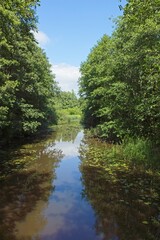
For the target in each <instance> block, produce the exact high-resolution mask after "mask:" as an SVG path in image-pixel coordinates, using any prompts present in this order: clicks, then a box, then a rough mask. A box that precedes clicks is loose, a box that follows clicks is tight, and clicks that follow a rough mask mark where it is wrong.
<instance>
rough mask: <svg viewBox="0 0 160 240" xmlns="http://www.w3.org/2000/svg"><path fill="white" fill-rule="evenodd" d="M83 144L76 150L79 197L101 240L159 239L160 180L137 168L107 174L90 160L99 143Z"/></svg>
mask: <svg viewBox="0 0 160 240" xmlns="http://www.w3.org/2000/svg"><path fill="white" fill-rule="evenodd" d="M86 143H87V142H85V144H84V145H83V146H81V150H80V152H81V156H82V157H81V160H82V162H81V166H80V170H81V173H82V183H83V186H84V190H83V196H84V197H85V198H86V199H87V200H88V201H89V202H90V204H91V205H92V207H93V209H94V210H95V213H96V223H95V229H96V231H97V233H98V234H101V235H102V236H103V239H104V240H110V239H115V240H118V239H119V240H128V239H129V240H153V239H154V240H158V239H160V215H159V212H160V208H159V205H158V204H159V200H160V198H159V197H160V189H159V186H160V177H158V176H151V175H150V174H147V173H146V172H144V171H143V170H140V169H139V170H137V169H135V170H133V169H130V170H128V171H125V170H124V169H123V170H122V169H117V170H115V172H114V173H111V172H110V174H111V175H110V174H109V172H107V171H106V170H105V169H104V168H103V167H102V166H100V165H98V163H97V166H96V165H94V164H93V162H94V161H95V160H93V159H91V156H92V151H94V153H95V156H96V149H97V148H99V149H98V151H99V150H100V143H98V144H97V143H93V141H92V143H88V144H86ZM102 150H103V148H102ZM98 151H97V154H98ZM108 168H109V166H108ZM113 174H114V177H116V178H113Z"/></svg>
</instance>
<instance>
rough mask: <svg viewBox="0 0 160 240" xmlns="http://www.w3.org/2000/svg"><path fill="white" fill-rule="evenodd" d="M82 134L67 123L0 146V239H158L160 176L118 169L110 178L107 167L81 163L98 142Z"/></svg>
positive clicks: (159, 237)
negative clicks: (33, 138) (86, 139)
mask: <svg viewBox="0 0 160 240" xmlns="http://www.w3.org/2000/svg"><path fill="white" fill-rule="evenodd" d="M83 136H84V133H83V130H81V128H80V127H76V128H75V127H67V126H64V127H60V128H59V129H58V130H57V132H55V133H53V134H51V135H50V136H48V137H47V138H46V139H42V140H41V141H40V140H39V141H34V143H32V144H23V145H21V146H20V147H15V148H14V149H13V148H12V149H10V148H8V150H7V152H6V151H2V150H1V152H0V154H1V169H0V184H1V188H0V240H51V239H52V240H158V239H160V214H159V212H160V208H159V192H160V188H159V186H160V184H157V183H158V182H157V181H159V180H160V179H159V178H154V177H151V178H150V177H148V176H140V175H139V176H138V175H137V173H133V174H132V175H131V174H130V175H127V174H126V173H122V172H119V173H118V174H119V181H118V182H114V181H113V182H110V180H108V175H106V172H105V171H103V169H100V168H99V167H95V166H93V167H92V166H85V165H84V166H83V164H82V159H83V158H85V159H86V158H88V157H89V156H88V155H87V154H88V153H87V152H88V151H89V148H90V149H96V147H98V145H96V143H93V144H91V145H89V144H88V147H86V146H87V145H86V142H84V141H83V140H82V139H83ZM84 146H85V147H84ZM83 148H85V151H84V153H83V154H82V155H83V156H81V160H80V157H79V155H80V152H81V150H82V149H83ZM79 149H81V150H79ZM159 183H160V182H159ZM143 185H145V186H146V187H147V190H144V189H143V187H144V186H143ZM126 186H127V188H126ZM148 189H149V190H148ZM146 198H147V200H146Z"/></svg>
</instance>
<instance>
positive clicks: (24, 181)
mask: <svg viewBox="0 0 160 240" xmlns="http://www.w3.org/2000/svg"><path fill="white" fill-rule="evenodd" d="M54 139H55V134H53V135H52V136H50V138H49V139H47V140H45V141H41V142H35V143H33V144H24V145H22V146H21V148H18V149H16V150H13V149H8V151H7V153H6V155H5V154H4V153H3V159H2V158H1V188H0V239H4V240H6V239H7V240H12V239H13V240H14V239H32V237H33V236H36V235H37V233H38V232H39V231H40V230H41V229H42V228H44V226H45V224H46V219H45V218H44V217H43V215H42V214H41V213H42V210H43V209H44V208H45V207H46V205H47V201H48V198H49V196H50V194H51V193H52V192H53V190H54V184H52V183H53V179H55V178H56V174H55V169H56V167H57V166H58V163H59V162H60V160H61V158H62V157H63V155H62V152H61V151H57V150H56V149H55V148H52V151H50V152H48V151H47V150H46V149H47V148H48V146H51V145H52V147H53V146H54ZM2 162H3V165H2ZM28 213H31V215H29V214H28ZM25 232H26V233H27V236H28V238H25V236H24V233H25Z"/></svg>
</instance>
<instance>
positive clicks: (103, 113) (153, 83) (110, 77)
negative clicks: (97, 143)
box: [79, 0, 160, 141]
mask: <svg viewBox="0 0 160 240" xmlns="http://www.w3.org/2000/svg"><path fill="white" fill-rule="evenodd" d="M159 20H160V1H159V0H154V1H150V0H145V1H140V0H128V1H127V4H126V6H125V7H124V9H123V16H122V17H121V18H119V20H118V21H117V27H116V30H115V31H114V32H113V34H112V36H111V37H109V36H106V35H104V36H103V37H102V39H101V40H100V41H98V43H97V45H96V46H94V47H93V49H92V50H91V52H90V54H89V56H88V58H87V60H86V61H85V62H83V63H82V64H81V68H80V71H81V78H80V80H79V86H80V95H81V101H82V103H83V104H82V105H83V115H84V123H85V124H86V125H87V126H89V127H94V128H96V130H97V132H98V135H99V136H101V137H103V138H105V139H107V140H111V141H119V140H122V139H123V138H124V137H125V136H132V137H145V138H149V139H152V140H154V141H159V139H160V21H159Z"/></svg>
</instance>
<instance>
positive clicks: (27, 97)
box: [0, 0, 79, 141]
mask: <svg viewBox="0 0 160 240" xmlns="http://www.w3.org/2000/svg"><path fill="white" fill-rule="evenodd" d="M39 5H40V1H39V0H28V1H20V0H14V1H10V0H6V1H0V17H1V21H0V137H1V141H2V140H3V141H5V140H7V141H8V139H12V138H15V137H16V138H17V137H20V136H21V137H24V136H29V135H33V134H35V133H36V132H37V131H39V130H41V129H44V128H46V127H47V126H48V125H49V124H56V123H57V121H58V118H60V116H61V113H60V111H58V109H59V108H61V109H67V108H70V111H72V108H73V107H74V106H75V105H77V107H78V99H77V97H76V95H75V93H74V92H72V93H70V92H68V93H67V92H63V91H61V89H60V87H59V86H58V84H57V82H56V81H55V76H54V74H53V73H52V72H51V65H50V63H49V60H48V58H47V56H46V54H45V52H44V50H42V49H41V48H40V47H39V45H38V43H37V42H36V40H35V37H34V32H35V31H38V29H37V21H38V20H37V15H36V8H37V7H38V6H39ZM62 102H63V104H62ZM66 102H67V103H68V105H66ZM62 105H63V106H62ZM64 114H66V113H64ZM78 114H79V111H78V113H77V115H78Z"/></svg>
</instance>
